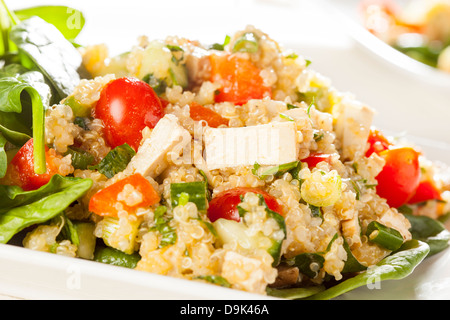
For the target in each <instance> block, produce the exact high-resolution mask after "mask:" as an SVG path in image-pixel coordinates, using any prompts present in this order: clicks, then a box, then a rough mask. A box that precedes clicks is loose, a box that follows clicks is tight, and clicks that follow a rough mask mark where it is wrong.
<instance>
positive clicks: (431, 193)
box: [408, 180, 442, 204]
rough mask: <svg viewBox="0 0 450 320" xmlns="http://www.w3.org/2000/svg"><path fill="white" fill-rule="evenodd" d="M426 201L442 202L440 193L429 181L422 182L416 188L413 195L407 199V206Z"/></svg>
mask: <svg viewBox="0 0 450 320" xmlns="http://www.w3.org/2000/svg"><path fill="white" fill-rule="evenodd" d="M428 200H442V197H441V192H440V191H439V189H438V188H437V187H436V186H435V185H434V183H433V182H431V181H429V180H425V181H422V182H421V183H420V184H419V186H418V187H417V189H416V191H415V192H414V195H413V197H412V198H411V199H409V201H408V203H409V204H414V203H420V202H425V201H428Z"/></svg>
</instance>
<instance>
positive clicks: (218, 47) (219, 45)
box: [209, 35, 231, 51]
mask: <svg viewBox="0 0 450 320" xmlns="http://www.w3.org/2000/svg"><path fill="white" fill-rule="evenodd" d="M230 40H231V38H230V36H229V35H226V36H225V40H224V41H223V43H214V44H212V45H211V46H210V47H209V49H213V50H218V51H223V50H225V46H226V45H227V44H229V43H230Z"/></svg>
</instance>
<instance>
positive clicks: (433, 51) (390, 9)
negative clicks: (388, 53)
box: [360, 0, 450, 72]
mask: <svg viewBox="0 0 450 320" xmlns="http://www.w3.org/2000/svg"><path fill="white" fill-rule="evenodd" d="M360 14H361V18H362V20H363V24H364V27H365V28H366V29H367V30H369V31H370V32H371V33H372V34H374V35H375V36H376V37H378V38H379V39H381V40H383V41H384V42H385V43H387V44H389V45H390V46H392V47H393V48H395V49H397V50H398V51H400V52H403V53H404V54H406V55H408V56H409V57H411V58H412V59H414V60H417V61H419V62H422V63H424V64H426V65H428V66H430V67H433V68H435V69H437V70H440V71H444V72H450V1H448V0H410V1H394V0H364V1H362V2H361V3H360Z"/></svg>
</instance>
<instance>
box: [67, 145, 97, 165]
mask: <svg viewBox="0 0 450 320" xmlns="http://www.w3.org/2000/svg"><path fill="white" fill-rule="evenodd" d="M68 154H70V155H72V166H73V167H74V168H75V169H81V170H86V169H87V168H88V167H89V166H90V165H92V164H93V163H94V161H95V159H94V156H93V155H92V154H90V153H89V152H87V151H85V150H83V149H80V148H77V147H69V148H67V152H66V153H65V154H64V155H68Z"/></svg>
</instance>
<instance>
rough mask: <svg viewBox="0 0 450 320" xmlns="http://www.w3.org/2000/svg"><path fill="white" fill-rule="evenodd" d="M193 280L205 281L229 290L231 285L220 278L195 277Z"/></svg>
mask: <svg viewBox="0 0 450 320" xmlns="http://www.w3.org/2000/svg"><path fill="white" fill-rule="evenodd" d="M194 279H199V280H205V281H208V282H210V283H212V284H216V285H219V286H221V287H225V288H230V287H231V284H230V283H229V282H228V280H227V279H225V278H224V277H222V276H209V275H208V276H197V277H194Z"/></svg>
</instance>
